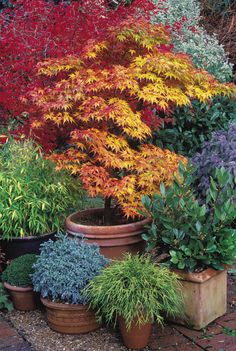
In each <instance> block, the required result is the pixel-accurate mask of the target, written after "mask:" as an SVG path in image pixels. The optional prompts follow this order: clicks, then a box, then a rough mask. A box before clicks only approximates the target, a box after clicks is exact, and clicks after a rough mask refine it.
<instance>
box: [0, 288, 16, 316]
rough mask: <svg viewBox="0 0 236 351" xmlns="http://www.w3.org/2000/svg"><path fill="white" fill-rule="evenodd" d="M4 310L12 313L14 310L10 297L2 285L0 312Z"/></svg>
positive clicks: (0, 290)
mask: <svg viewBox="0 0 236 351" xmlns="http://www.w3.org/2000/svg"><path fill="white" fill-rule="evenodd" d="M4 309H7V310H8V312H11V311H12V310H13V304H12V303H11V301H10V300H9V296H8V294H7V291H6V289H5V288H4V286H3V284H2V283H0V310H4Z"/></svg>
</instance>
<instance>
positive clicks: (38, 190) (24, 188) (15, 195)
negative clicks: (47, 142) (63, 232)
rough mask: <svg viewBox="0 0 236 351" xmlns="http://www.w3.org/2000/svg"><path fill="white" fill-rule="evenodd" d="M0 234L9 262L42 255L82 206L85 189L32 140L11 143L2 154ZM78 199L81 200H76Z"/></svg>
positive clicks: (0, 171)
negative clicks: (58, 168) (41, 249)
mask: <svg viewBox="0 0 236 351" xmlns="http://www.w3.org/2000/svg"><path fill="white" fill-rule="evenodd" d="M0 163H1V165H0V198H1V201H0V233H1V247H2V249H3V252H5V255H6V259H13V258H15V257H17V256H20V255H23V254H26V253H39V246H40V244H41V242H43V241H45V240H48V239H49V238H53V237H54V232H55V231H57V230H58V229H59V228H60V226H61V225H63V221H64V218H65V216H66V214H68V213H69V212H70V211H71V208H74V207H75V206H78V204H79V201H78V200H79V199H81V194H82V191H81V188H80V187H79V184H77V185H75V183H74V180H73V179H72V178H71V177H70V175H68V174H66V173H65V172H57V171H56V170H55V165H54V164H53V163H52V162H51V161H48V160H45V159H44V158H43V156H42V154H41V152H40V149H39V147H38V146H37V145H35V144H34V143H33V141H30V140H27V141H26V140H24V141H15V140H13V139H12V140H9V141H8V142H7V143H6V144H5V145H4V146H3V147H2V149H1V150H0ZM76 195H77V197H78V198H77V199H76Z"/></svg>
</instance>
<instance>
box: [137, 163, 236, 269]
mask: <svg viewBox="0 0 236 351" xmlns="http://www.w3.org/2000/svg"><path fill="white" fill-rule="evenodd" d="M189 167H190V166H189ZM189 167H188V168H187V169H186V170H184V168H183V166H180V170H179V172H180V174H181V176H180V178H179V179H175V182H174V184H173V186H171V187H169V188H168V189H166V188H165V186H164V185H163V184H162V185H161V187H160V194H156V195H154V196H153V198H152V199H151V198H150V197H148V196H145V197H143V199H142V202H143V205H144V206H145V208H146V210H147V212H148V214H149V215H150V216H151V217H152V219H153V222H152V224H151V225H150V226H149V227H148V229H147V232H146V233H145V234H143V238H144V239H145V240H146V241H147V242H148V248H149V249H153V248H156V250H157V254H160V253H165V254H166V262H165V263H166V264H167V265H169V266H171V267H173V268H178V269H183V270H187V271H191V272H192V271H195V270H199V269H200V270H202V269H205V268H206V267H213V268H215V269H223V265H224V264H232V262H233V260H234V259H235V257H236V246H235V240H236V230H235V229H233V228H232V226H231V223H232V221H233V219H234V218H235V216H236V208H235V201H236V191H235V190H234V189H232V183H233V182H234V180H233V177H232V176H231V175H230V173H228V172H227V171H226V170H225V169H224V168H220V169H218V170H216V172H215V181H214V180H213V178H211V184H210V188H209V192H208V195H207V198H206V203H205V204H203V205H201V204H199V203H198V201H197V200H196V198H195V196H194V193H193V190H192V189H193V181H194V177H193V174H194V173H193V172H194V170H191V167H190V168H189Z"/></svg>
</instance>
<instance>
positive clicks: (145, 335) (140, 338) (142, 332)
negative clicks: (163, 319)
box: [118, 317, 152, 350]
mask: <svg viewBox="0 0 236 351" xmlns="http://www.w3.org/2000/svg"><path fill="white" fill-rule="evenodd" d="M118 322H119V327H120V332H121V335H122V339H123V341H124V344H125V346H126V347H128V348H129V349H136V350H140V349H143V348H144V347H146V346H147V344H148V341H149V338H150V335H151V331H152V323H147V324H144V325H141V326H139V325H138V324H137V319H134V321H133V322H132V323H131V327H130V329H127V328H126V325H125V321H124V319H123V318H122V317H118Z"/></svg>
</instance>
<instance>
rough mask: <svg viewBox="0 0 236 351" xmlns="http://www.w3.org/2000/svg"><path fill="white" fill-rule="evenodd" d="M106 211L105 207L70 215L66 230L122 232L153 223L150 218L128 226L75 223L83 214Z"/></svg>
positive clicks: (67, 219)
mask: <svg viewBox="0 0 236 351" xmlns="http://www.w3.org/2000/svg"><path fill="white" fill-rule="evenodd" d="M103 211H104V208H103V207H95V208H88V209H86V210H82V211H76V212H74V213H72V214H70V215H69V216H68V217H67V218H66V228H67V229H69V230H73V229H74V228H78V229H81V230H83V229H85V228H87V229H89V230H90V229H92V230H94V231H97V230H99V231H100V232H101V231H103V230H104V231H107V230H109V229H117V230H120V229H125V230H126V228H127V229H128V228H132V227H133V228H134V227H140V226H144V225H145V224H148V223H150V222H151V218H150V217H148V218H142V219H140V220H137V221H134V222H132V223H127V224H117V225H86V224H80V223H78V222H75V221H74V218H76V217H80V215H82V216H83V214H85V215H86V213H88V212H91V213H94V212H97V213H99V212H103Z"/></svg>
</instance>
